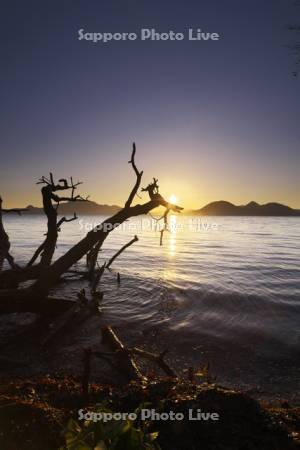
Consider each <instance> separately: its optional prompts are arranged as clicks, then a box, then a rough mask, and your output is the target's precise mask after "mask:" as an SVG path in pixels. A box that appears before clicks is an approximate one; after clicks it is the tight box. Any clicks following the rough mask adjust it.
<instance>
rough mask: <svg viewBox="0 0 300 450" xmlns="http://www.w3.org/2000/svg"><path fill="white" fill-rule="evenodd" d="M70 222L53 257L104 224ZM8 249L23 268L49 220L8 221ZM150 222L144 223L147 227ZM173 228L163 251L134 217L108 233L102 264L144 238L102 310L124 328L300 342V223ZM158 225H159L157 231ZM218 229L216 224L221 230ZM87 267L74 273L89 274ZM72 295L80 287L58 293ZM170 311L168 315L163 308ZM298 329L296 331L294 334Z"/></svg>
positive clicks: (203, 222)
mask: <svg viewBox="0 0 300 450" xmlns="http://www.w3.org/2000/svg"><path fill="white" fill-rule="evenodd" d="M80 219H81V220H80V221H77V222H71V223H68V224H65V226H64V227H63V229H62V232H61V233H60V235H59V241H58V246H57V252H56V257H59V256H60V255H62V254H63V253H64V252H65V251H66V250H68V248H70V247H71V246H72V245H73V244H74V243H75V242H76V241H78V240H79V239H80V238H82V237H83V236H84V235H85V234H86V232H87V231H89V227H91V224H95V223H99V222H101V221H102V220H103V217H96V216H93V217H86V216H84V217H81V218H80ZM4 220H5V227H6V229H7V231H8V233H9V235H10V239H11V244H12V247H11V251H12V253H13V254H14V256H15V257H16V260H17V262H19V263H23V264H24V263H25V262H27V261H28V260H29V258H30V257H31V256H32V253H33V251H34V249H35V248H36V247H37V246H38V245H39V244H40V243H41V241H42V239H43V233H44V232H45V231H46V222H45V219H44V217H43V216H27V217H26V216H25V215H24V216H22V217H12V216H5V219H4ZM143 221H144V222H143ZM169 224H170V231H169V232H165V233H164V236H163V246H162V247H161V246H160V245H159V238H160V234H159V230H155V226H154V225H153V224H151V223H149V219H148V218H147V217H146V218H145V217H144V218H137V219H135V220H131V221H129V222H127V223H126V224H125V225H126V226H124V227H122V228H119V229H116V230H115V231H114V232H112V233H111V234H110V236H109V237H108V238H107V240H106V241H105V243H104V247H103V251H102V252H101V253H100V261H99V263H101V261H102V262H103V261H104V260H105V259H108V258H109V257H111V256H112V255H113V254H114V253H115V252H116V251H117V250H118V249H119V248H120V247H121V246H122V245H124V244H125V243H126V242H128V241H129V240H130V239H132V237H133V235H134V234H138V236H139V241H138V242H136V243H135V244H134V245H133V246H132V247H130V248H129V249H128V250H126V251H125V252H124V253H123V254H122V255H121V256H120V257H119V258H118V259H117V260H116V261H115V263H114V265H113V268H114V269H115V271H119V272H120V273H121V277H122V284H121V287H120V289H117V288H116V286H115V283H112V282H111V277H113V276H114V272H113V273H112V274H106V275H105V277H104V280H103V289H104V291H105V292H106V296H105V301H104V308H105V311H106V313H107V314H109V313H112V314H113V315H114V317H116V318H119V320H120V321H122V320H128V318H129V317H130V319H131V320H135V321H136V324H137V326H138V324H141V326H143V327H145V326H147V327H151V326H154V325H157V324H159V323H164V324H166V323H167V324H168V326H169V327H170V329H173V330H180V333H182V332H183V330H185V331H186V332H187V333H193V334H196V335H197V333H200V332H201V333H202V334H203V333H205V334H207V335H214V336H218V337H220V336H221V337H222V338H232V337H233V335H234V336H235V338H236V337H237V336H238V337H239V338H240V339H241V340H242V339H247V336H248V338H249V336H251V338H253V336H254V335H257V334H261V335H262V334H264V335H265V336H268V337H271V338H274V339H276V340H277V341H278V340H279V341H280V342H282V343H285V344H289V345H299V339H300V338H299V336H300V332H299V322H300V309H299V308H300V303H299V301H300V286H299V279H300V277H299V276H300V264H299V263H300V254H299V253H300V231H299V230H300V227H299V219H298V218H293V217H291V218H277V217H275V218H263V217H205V218H194V217H185V216H176V215H170V217H169ZM152 225H153V226H152ZM212 225H216V226H215V227H214V228H213V227H212ZM84 263H85V261H84V260H82V261H81V262H80V263H78V264H77V267H83V266H84ZM59 289H60V291H63V293H64V295H65V296H69V297H72V298H74V297H75V294H76V292H77V291H78V289H79V286H78V285H76V284H75V285H74V286H71V285H68V288H66V287H65V286H62V287H61V288H59ZM164 308H165V311H168V313H167V314H162V310H164ZM291 330H293V333H291V332H290V331H291Z"/></svg>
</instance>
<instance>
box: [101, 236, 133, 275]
mask: <svg viewBox="0 0 300 450" xmlns="http://www.w3.org/2000/svg"><path fill="white" fill-rule="evenodd" d="M138 240H139V238H138V237H137V236H134V238H133V239H131V241H129V242H128V243H127V244H125V245H123V247H121V248H120V250H119V251H117V253H116V254H115V255H114V256H112V258H110V260H109V261H108V263H107V264H106V269H109V268H110V266H111V265H112V263H113V262H114V260H115V259H116V258H117V257H118V256H119V255H120V254H121V253H123V252H124V250H126V248H128V247H130V245H132V244H134V243H135V242H137V241H138Z"/></svg>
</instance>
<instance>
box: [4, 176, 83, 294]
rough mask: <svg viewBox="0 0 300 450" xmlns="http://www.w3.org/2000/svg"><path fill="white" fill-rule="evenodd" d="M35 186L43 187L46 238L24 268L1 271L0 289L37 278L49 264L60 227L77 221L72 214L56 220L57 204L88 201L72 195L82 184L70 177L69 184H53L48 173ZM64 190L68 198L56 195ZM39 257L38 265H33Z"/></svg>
mask: <svg viewBox="0 0 300 450" xmlns="http://www.w3.org/2000/svg"><path fill="white" fill-rule="evenodd" d="M37 184H43V185H44V186H43V187H42V189H41V193H42V198H43V210H44V213H45V215H46V217H47V233H46V238H45V240H44V242H42V244H41V245H40V246H39V247H38V248H37V249H36V251H35V252H34V254H33V256H32V258H31V259H30V261H29V262H28V264H27V266H26V267H24V268H18V270H11V271H10V270H7V271H3V272H2V273H1V274H0V286H1V287H9V286H11V285H17V284H18V283H20V282H22V281H26V280H30V279H36V278H38V277H39V275H40V273H41V271H42V270H43V268H45V267H47V266H49V265H50V264H51V261H52V258H53V255H54V252H55V248H56V243H57V238H58V233H59V231H60V227H61V226H62V224H63V223H65V222H71V221H73V220H76V219H77V216H76V214H75V213H74V216H73V217H72V218H70V219H67V218H66V217H62V218H61V219H60V220H58V211H59V204H60V203H61V202H66V201H70V202H76V201H87V200H88V197H87V198H83V197H82V196H81V195H74V193H75V190H76V189H77V186H79V185H80V184H82V182H80V181H78V182H77V183H74V182H73V179H72V177H71V178H70V181H69V182H68V181H67V180H66V179H60V180H59V181H58V183H55V182H54V178H53V174H52V173H50V176H49V178H46V177H44V176H43V177H42V178H40V179H39V181H38V182H37ZM66 190H71V195H70V196H69V197H59V196H58V195H57V192H58V191H66ZM13 211H16V210H13ZM17 211H19V210H17ZM39 256H40V261H39V263H38V264H35V265H34V263H35V262H36V260H37V259H38V257H39ZM13 269H16V267H13Z"/></svg>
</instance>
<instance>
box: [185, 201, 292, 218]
mask: <svg viewBox="0 0 300 450" xmlns="http://www.w3.org/2000/svg"><path fill="white" fill-rule="evenodd" d="M193 213H194V214H196V215H198V214H199V215H203V216H300V211H299V210H296V209H292V208H290V207H289V206H286V205H282V204H281V203H266V204H264V205H260V204H259V203H257V202H254V201H252V202H249V203H248V204H247V205H240V206H237V205H234V204H233V203H230V202H226V201H224V200H220V201H216V202H212V203H209V204H208V205H206V206H204V207H203V208H201V209H197V210H195V211H193Z"/></svg>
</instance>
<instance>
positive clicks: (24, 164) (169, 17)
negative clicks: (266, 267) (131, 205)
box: [0, 0, 300, 208]
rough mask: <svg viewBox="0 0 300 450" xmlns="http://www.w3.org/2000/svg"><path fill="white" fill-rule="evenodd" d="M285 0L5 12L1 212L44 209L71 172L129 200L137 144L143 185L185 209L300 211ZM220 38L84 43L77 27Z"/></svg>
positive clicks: (27, 6) (192, 0) (298, 90)
mask: <svg viewBox="0 0 300 450" xmlns="http://www.w3.org/2000/svg"><path fill="white" fill-rule="evenodd" d="M297 15H298V17H299V22H300V8H297V7H295V6H293V1H292V0H291V1H289V0H278V1H274V0H266V1H264V2H262V1H261V0H245V1H243V2H241V1H240V0H236V1H233V0H224V1H220V0H219V1H216V0H203V1H201V2H200V1H199V0H181V1H178V0H172V1H171V0H165V1H163V2H162V1H161V0H160V1H159V0H152V1H151V2H150V1H149V0H148V1H145V0H130V1H127V0H122V1H121V0H119V1H116V0H110V1H109V2H104V1H99V0H89V1H86V0H85V1H83V0H76V1H75V0H68V1H66V0H59V1H58V0H52V1H47V2H41V1H31V0H28V1H26V2H20V1H14V0H10V1H5V0H4V1H2V2H1V14H0V17H1V19H0V21H1V41H0V49H1V68H0V81H1V84H0V86H1V103H0V113H1V121H0V128H1V130H0V136H1V144H2V145H1V178H0V193H1V195H2V197H3V199H4V201H5V206H7V207H9V206H22V205H27V204H30V203H31V204H40V193H39V186H36V185H35V181H36V180H37V178H39V177H40V176H41V175H47V174H48V172H49V171H50V170H52V171H53V172H54V174H55V176H56V177H57V178H61V177H66V176H70V175H73V176H74V178H76V179H77V178H79V179H82V180H83V181H84V182H85V184H84V185H83V186H82V192H84V193H88V194H90V195H91V198H92V199H93V200H95V201H97V202H100V203H117V204H122V203H123V202H124V200H125V199H126V196H127V192H128V191H129V190H130V188H131V185H132V182H133V175H132V173H131V171H130V167H129V166H128V165H127V161H128V159H129V155H130V151H131V143H132V141H133V140H135V141H136V144H137V150H138V153H137V162H138V165H139V167H141V168H143V169H144V171H145V172H144V184H147V183H148V182H149V181H150V180H151V178H152V177H153V176H155V177H157V178H159V184H160V186H161V189H162V193H163V194H164V195H165V196H166V197H167V196H169V195H171V194H176V195H177V197H178V198H179V200H180V203H181V204H183V205H184V206H186V207H195V208H198V207H201V206H203V205H204V204H205V203H208V202H209V201H213V200H221V199H224V200H229V201H232V202H234V203H239V204H240V203H247V202H248V201H250V200H256V201H258V202H268V201H279V202H282V203H286V204H289V205H290V206H293V207H298V208H300V199H299V192H300V185H299V184H300V183H299V179H300V177H299V167H300V164H299V163H300V156H299V155H300V152H299V143H300V127H299V117H300V86H299V82H300V81H299V79H298V78H295V77H293V76H292V71H293V69H294V67H293V58H292V56H291V54H290V52H289V50H288V48H287V45H288V44H289V43H290V42H291V41H292V35H290V32H289V31H288V30H287V25H288V24H291V23H294V22H295V21H296V16H297ZM198 27H199V28H202V30H204V31H208V32H217V33H219V34H220V35H221V39H220V40H219V41H215V42H212V41H210V42H191V41H189V40H188V39H185V40H183V41H180V42H179V41H166V42H162V41H144V42H142V41H140V40H139V39H138V40H136V41H132V42H128V41H127V42H126V41H124V42H123V41H119V42H110V43H107V44H103V43H97V44H94V43H91V42H87V41H79V40H78V30H79V29H81V28H84V29H85V30H86V31H93V32H136V33H139V31H140V29H141V28H155V29H156V30H158V31H161V32H168V31H169V30H174V31H178V32H183V33H185V34H187V29H188V28H198Z"/></svg>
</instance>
